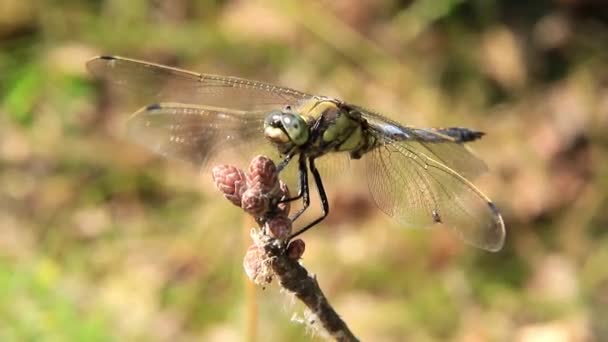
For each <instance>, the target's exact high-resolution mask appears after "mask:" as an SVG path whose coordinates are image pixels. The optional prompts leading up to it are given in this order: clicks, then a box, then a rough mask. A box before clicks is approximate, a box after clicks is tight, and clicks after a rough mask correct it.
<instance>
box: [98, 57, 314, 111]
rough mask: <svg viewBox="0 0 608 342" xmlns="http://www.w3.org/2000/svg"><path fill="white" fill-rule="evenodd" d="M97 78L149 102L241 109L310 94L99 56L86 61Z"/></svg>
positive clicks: (264, 106) (275, 104) (296, 101)
mask: <svg viewBox="0 0 608 342" xmlns="http://www.w3.org/2000/svg"><path fill="white" fill-rule="evenodd" d="M87 68H88V69H89V71H90V72H91V73H92V74H93V75H95V76H97V77H100V78H103V79H106V80H108V81H110V82H111V83H113V84H115V85H117V86H120V87H121V88H125V89H127V90H129V91H130V92H132V93H133V94H137V95H138V96H143V97H145V98H146V101H147V102H148V103H150V102H159V101H163V102H182V103H198V104H204V105H209V106H216V107H229V108H235V109H242V110H251V109H269V108H277V107H281V106H287V105H292V106H297V104H299V103H301V101H304V100H306V99H310V98H312V97H313V96H312V95H309V94H306V93H303V92H300V91H297V90H293V89H290V88H286V87H280V86H275V85H272V84H269V83H263V82H258V81H252V80H247V79H243V78H238V77H230V76H219V75H212V74H198V73H194V72H191V71H186V70H182V69H177V68H172V67H168V66H163V65H159V64H154V63H149V62H144V61H138V60H135V59H129V58H123V57H114V56H100V57H95V58H93V59H91V60H90V61H88V62H87Z"/></svg>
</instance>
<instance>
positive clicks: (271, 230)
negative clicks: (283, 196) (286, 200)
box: [265, 215, 291, 240]
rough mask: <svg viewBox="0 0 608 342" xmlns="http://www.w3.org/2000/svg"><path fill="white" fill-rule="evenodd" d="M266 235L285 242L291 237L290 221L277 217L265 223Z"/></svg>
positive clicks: (286, 218) (284, 217) (283, 217)
mask: <svg viewBox="0 0 608 342" xmlns="http://www.w3.org/2000/svg"><path fill="white" fill-rule="evenodd" d="M265 228H266V233H267V234H268V235H270V236H271V237H273V238H275V239H279V240H285V239H287V238H289V236H290V235H291V220H290V219H289V218H288V217H287V216H283V215H277V216H275V217H272V218H270V219H268V221H266V224H265Z"/></svg>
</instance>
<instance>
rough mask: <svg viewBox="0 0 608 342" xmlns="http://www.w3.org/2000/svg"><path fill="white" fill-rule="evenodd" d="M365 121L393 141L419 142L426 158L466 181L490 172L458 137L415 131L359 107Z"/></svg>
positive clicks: (415, 129)
mask: <svg viewBox="0 0 608 342" xmlns="http://www.w3.org/2000/svg"><path fill="white" fill-rule="evenodd" d="M357 109H358V110H359V111H360V112H361V115H362V116H363V117H364V118H365V120H366V121H367V122H368V123H369V124H370V125H371V126H372V127H374V129H375V130H377V131H378V132H379V134H380V135H383V136H386V137H390V138H391V139H392V140H396V141H399V140H403V141H412V140H414V141H416V142H417V144H416V147H417V148H418V149H420V150H421V151H424V153H425V154H426V155H428V156H429V157H431V158H433V159H434V160H436V161H438V162H440V163H442V164H443V165H445V166H447V167H448V168H450V169H452V170H454V171H456V172H457V173H459V174H461V175H462V176H464V177H465V178H467V179H475V178H476V177H478V176H479V175H481V174H483V173H484V172H486V171H487V170H488V167H487V166H486V164H485V163H484V162H483V161H482V160H481V159H479V158H477V157H476V156H475V155H473V153H471V151H469V149H468V148H467V147H466V146H465V145H464V144H463V143H459V142H457V141H456V139H455V138H453V137H451V136H448V135H446V134H443V133H441V132H440V131H439V130H438V129H434V128H427V129H422V128H414V127H408V126H403V125H401V124H399V123H398V122H396V121H393V120H391V119H388V118H386V117H384V116H382V115H380V114H377V113H374V112H371V111H368V110H366V109H364V108H360V107H357Z"/></svg>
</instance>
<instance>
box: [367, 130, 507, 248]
mask: <svg viewBox="0 0 608 342" xmlns="http://www.w3.org/2000/svg"><path fill="white" fill-rule="evenodd" d="M377 134H378V136H377V137H378V139H379V146H378V147H376V148H375V149H373V150H372V151H370V152H368V153H367V154H366V155H365V157H364V158H365V159H366V170H367V178H368V185H369V189H370V193H371V195H372V198H373V199H374V201H375V202H376V204H377V205H378V207H379V208H380V209H381V210H382V211H384V212H385V213H386V214H388V215H389V216H391V217H394V218H395V219H397V220H398V221H399V222H401V223H402V224H404V225H405V226H408V227H427V226H430V225H432V224H436V223H442V224H444V225H446V226H449V227H451V228H453V229H454V230H455V231H456V232H457V234H458V235H459V236H460V237H461V238H462V239H463V240H465V241H466V242H468V243H470V244H472V245H474V246H477V247H480V248H483V249H487V250H490V251H497V250H500V249H501V247H502V245H503V243H504V238H505V227H504V223H503V220H502V217H501V215H500V213H499V212H498V210H497V209H496V207H495V206H494V204H493V203H492V202H491V201H490V200H489V199H488V198H487V197H486V196H485V195H484V194H483V193H481V191H479V190H478V189H477V188H476V187H475V186H474V185H473V184H471V182H469V181H468V180H466V179H465V178H464V177H463V176H461V175H460V174H459V173H457V172H456V171H454V170H453V169H451V168H449V167H448V166H446V165H444V164H443V163H441V162H439V161H437V160H436V159H435V158H433V157H434V155H433V154H432V153H429V149H428V148H427V147H426V146H424V145H423V144H421V143H420V142H417V141H395V140H391V139H388V138H386V137H384V136H383V135H382V132H377Z"/></svg>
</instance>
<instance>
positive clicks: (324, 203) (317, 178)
mask: <svg viewBox="0 0 608 342" xmlns="http://www.w3.org/2000/svg"><path fill="white" fill-rule="evenodd" d="M309 165H310V172H312V176H313V178H314V180H315V184H316V186H317V191H319V197H320V198H321V206H322V209H323V214H322V215H321V217H318V218H317V219H316V220H314V221H312V222H311V223H309V224H307V225H306V226H304V228H302V229H300V230H298V231H297V232H295V233H293V234H292V235H291V236H290V237H289V240H291V239H293V238H295V237H296V236H298V235H300V234H302V233H304V232H305V231H307V230H309V229H310V228H312V227H314V226H315V225H316V224H317V223H319V222H321V221H323V219H325V218H326V217H327V215H328V214H329V201H328V200H327V194H325V188H324V187H323V181H322V180H321V174H320V173H319V170H317V167H316V166H315V160H314V159H313V158H310V159H309ZM307 188H308V187H307ZM308 201H309V202H310V199H308Z"/></svg>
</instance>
